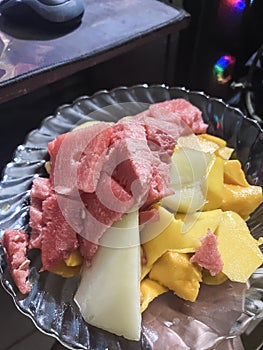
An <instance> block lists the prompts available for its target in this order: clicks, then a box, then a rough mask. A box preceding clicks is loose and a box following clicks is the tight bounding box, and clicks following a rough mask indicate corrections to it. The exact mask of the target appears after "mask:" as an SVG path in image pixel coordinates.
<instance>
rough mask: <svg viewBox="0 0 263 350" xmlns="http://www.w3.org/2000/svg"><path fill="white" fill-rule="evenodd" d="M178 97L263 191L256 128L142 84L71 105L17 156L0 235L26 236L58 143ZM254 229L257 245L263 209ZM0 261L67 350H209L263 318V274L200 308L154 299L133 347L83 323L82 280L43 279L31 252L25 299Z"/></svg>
mask: <svg viewBox="0 0 263 350" xmlns="http://www.w3.org/2000/svg"><path fill="white" fill-rule="evenodd" d="M178 97H181V98H184V99H186V100H189V101H190V102H192V103H193V104H194V105H196V106H197V107H198V108H199V109H200V110H201V111H202V112H203V118H204V120H205V122H207V123H208V124H209V128H208V132H209V133H211V134H214V135H218V136H220V137H222V138H224V139H225V140H227V143H228V145H229V146H230V147H233V148H235V155H236V157H237V158H238V159H240V161H241V162H242V165H243V168H244V170H245V173H246V175H247V179H248V181H249V182H250V183H251V184H256V185H260V186H263V133H262V130H261V129H260V127H259V125H258V124H257V123H256V122H254V121H252V120H249V119H248V118H246V117H245V116H244V115H243V114H242V113H241V112H240V111H239V110H238V109H235V108H232V107H230V106H228V105H226V104H225V103H224V102H223V101H221V100H219V99H216V98H210V97H208V96H206V95H205V94H204V93H202V92H195V91H188V90H186V89H184V88H177V87H167V86H165V85H154V86H148V85H145V84H144V85H136V86H132V87H118V88H116V89H114V90H111V91H106V90H103V91H99V92H97V93H96V94H94V95H93V96H90V97H89V96H82V97H80V98H78V99H76V100H75V101H74V102H73V103H72V104H71V105H63V106H61V107H59V108H58V109H57V111H56V112H55V113H54V115H53V116H49V117H47V118H46V119H44V121H43V123H42V124H41V126H40V127H39V129H37V130H34V131H32V132H31V133H30V134H29V135H28V136H27V138H26V140H25V143H24V144H23V145H21V146H19V147H18V148H17V149H16V151H15V154H14V157H13V160H12V161H11V163H9V164H7V166H6V168H5V170H4V174H3V179H2V182H1V195H0V229H1V231H0V232H1V234H3V231H4V229H5V228H9V227H12V228H16V229H20V228H25V229H28V211H29V190H30V187H31V184H32V180H33V179H34V178H35V177H36V176H46V173H45V169H44V163H45V160H46V159H48V155H47V148H46V146H47V143H48V142H49V141H51V140H52V139H54V137H55V136H57V135H58V134H61V133H64V132H66V131H69V130H71V129H72V128H73V127H74V126H76V125H77V124H80V123H83V122H85V121H88V120H93V119H97V120H106V121H116V120H118V119H119V118H121V117H124V116H126V115H132V114H135V113H138V112H141V111H142V110H144V109H146V108H147V106H148V104H151V103H154V102H159V101H163V100H168V99H173V98H178ZM102 108H103V109H102ZM249 226H250V229H251V232H252V234H253V236H254V237H256V238H258V237H259V236H260V235H262V232H263V207H262V206H261V207H260V208H258V209H257V210H256V211H255V212H254V213H253V215H252V216H251V218H250V220H249ZM0 253H1V282H2V285H3V286H4V288H5V289H6V291H7V292H8V293H10V294H11V296H12V297H13V300H14V303H15V305H16V306H17V308H18V309H19V310H20V311H21V312H22V313H24V314H25V315H27V316H29V317H30V318H31V319H32V320H33V322H34V323H35V325H36V327H37V328H38V329H40V330H41V331H42V332H44V333H46V334H48V335H50V336H53V337H55V338H56V339H58V340H59V341H60V342H61V344H63V345H64V346H66V347H68V348H69V349H85V350H87V349H88V350H89V349H90V350H91V349H96V350H104V349H109V350H117V349H118V350H129V349H130V350H131V349H132V350H150V349H158V350H160V349H171V348H177V349H198V350H202V349H203V350H204V349H205V350H206V349H211V348H214V347H215V346H216V345H217V344H220V343H222V341H223V340H225V339H228V338H233V337H236V336H238V335H240V334H241V333H242V332H243V331H244V330H245V328H246V327H247V326H248V325H249V323H250V322H251V321H252V320H253V319H255V318H259V317H260V316H262V312H263V306H262V292H263V290H262V287H263V272H262V269H258V271H257V272H256V273H255V274H254V275H253V276H252V277H251V279H250V281H249V283H248V284H247V285H244V284H238V283H231V282H226V283H224V284H223V285H221V286H219V287H211V286H210V287H209V286H202V287H201V291H200V296H199V297H198V300H197V301H196V302H195V303H191V302H186V301H183V300H181V299H179V298H177V297H175V296H174V295H172V294H169V293H168V294H165V295H163V296H162V297H160V298H157V299H156V300H155V301H154V302H153V303H151V305H150V307H149V308H148V309H147V310H146V312H145V313H144V314H143V327H142V336H141V341H140V342H134V341H128V340H125V339H123V338H122V337H118V336H115V335H114V334H111V333H108V332H105V331H103V330H100V329H98V328H95V327H92V326H89V325H87V324H86V323H85V322H84V321H83V319H82V317H81V315H80V313H79V310H78V308H77V306H76V305H75V303H74V300H73V296H74V293H75V291H76V288H77V286H78V282H79V279H78V278H77V277H76V278H71V279H63V278H61V277H59V276H56V275H54V274H52V273H48V272H43V273H41V274H39V273H38V270H39V268H40V265H41V263H40V257H39V254H38V252H37V251H31V252H30V254H31V260H32V264H31V265H32V267H31V270H30V281H31V283H32V291H31V292H30V294H29V295H26V296H24V295H22V294H21V293H19V291H18V290H17V287H16V286H15V284H14V282H13V279H12V277H11V275H10V273H9V270H8V268H7V266H6V263H5V260H4V256H3V251H2V248H1V247H0ZM127 317H129V315H127ZM169 344H172V345H169Z"/></svg>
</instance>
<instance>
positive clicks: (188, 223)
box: [176, 209, 222, 252]
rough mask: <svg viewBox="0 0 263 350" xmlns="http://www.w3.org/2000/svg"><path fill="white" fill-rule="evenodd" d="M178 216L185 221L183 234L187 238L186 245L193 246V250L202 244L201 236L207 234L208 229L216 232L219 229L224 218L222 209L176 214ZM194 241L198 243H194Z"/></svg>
mask: <svg viewBox="0 0 263 350" xmlns="http://www.w3.org/2000/svg"><path fill="white" fill-rule="evenodd" d="M176 218H177V219H179V220H182V221H183V228H182V231H183V232H182V236H183V237H184V239H185V245H187V246H188V248H192V250H191V252H195V248H196V247H197V246H199V245H200V238H201V237H204V236H206V235H207V230H208V229H210V230H211V231H212V232H215V230H216V229H217V227H218V225H219V223H220V221H221V218H222V210H221V209H215V210H210V211H206V212H198V213H194V214H186V215H185V214H176ZM193 238H194V239H195V241H194V240H193ZM194 242H195V243H196V244H193V243H194ZM191 244H192V245H191Z"/></svg>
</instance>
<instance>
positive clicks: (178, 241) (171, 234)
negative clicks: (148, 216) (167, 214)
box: [143, 209, 196, 266]
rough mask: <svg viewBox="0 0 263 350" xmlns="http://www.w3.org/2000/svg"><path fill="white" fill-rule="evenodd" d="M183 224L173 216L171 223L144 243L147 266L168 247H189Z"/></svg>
mask: <svg viewBox="0 0 263 350" xmlns="http://www.w3.org/2000/svg"><path fill="white" fill-rule="evenodd" d="M163 210H165V209H163ZM150 225H151V224H150ZM182 226H183V222H182V221H181V220H176V219H175V218H174V217H173V218H172V221H171V222H170V224H169V225H168V226H167V227H166V228H165V229H164V230H163V231H161V232H160V234H159V235H158V236H156V237H155V238H153V239H152V240H150V241H148V242H145V243H144V244H143V249H144V252H145V255H146V258H147V266H151V265H152V264H153V263H154V262H155V261H156V260H157V259H159V257H160V256H162V255H163V254H164V253H165V252H166V251H167V249H180V248H185V247H187V246H185V244H186V243H185V242H184V235H182ZM192 240H193V239H192ZM191 244H193V243H191ZM195 244H196V242H195Z"/></svg>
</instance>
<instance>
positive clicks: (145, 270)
mask: <svg viewBox="0 0 263 350" xmlns="http://www.w3.org/2000/svg"><path fill="white" fill-rule="evenodd" d="M151 268H152V265H145V264H142V265H141V280H143V279H144V278H145V277H146V276H147V275H148V273H149V272H150V271H151Z"/></svg>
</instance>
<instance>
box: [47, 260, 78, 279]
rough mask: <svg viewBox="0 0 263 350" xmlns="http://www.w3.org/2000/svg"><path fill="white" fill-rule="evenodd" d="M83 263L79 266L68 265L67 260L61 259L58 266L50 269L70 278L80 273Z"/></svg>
mask: <svg viewBox="0 0 263 350" xmlns="http://www.w3.org/2000/svg"><path fill="white" fill-rule="evenodd" d="M80 270H81V265H79V266H67V265H66V263H65V261H64V260H62V261H60V262H59V263H58V264H57V265H56V266H54V267H52V268H51V269H50V270H49V271H50V272H53V273H55V274H56V275H59V276H62V277H65V278H70V277H74V276H78V275H79V274H80Z"/></svg>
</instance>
